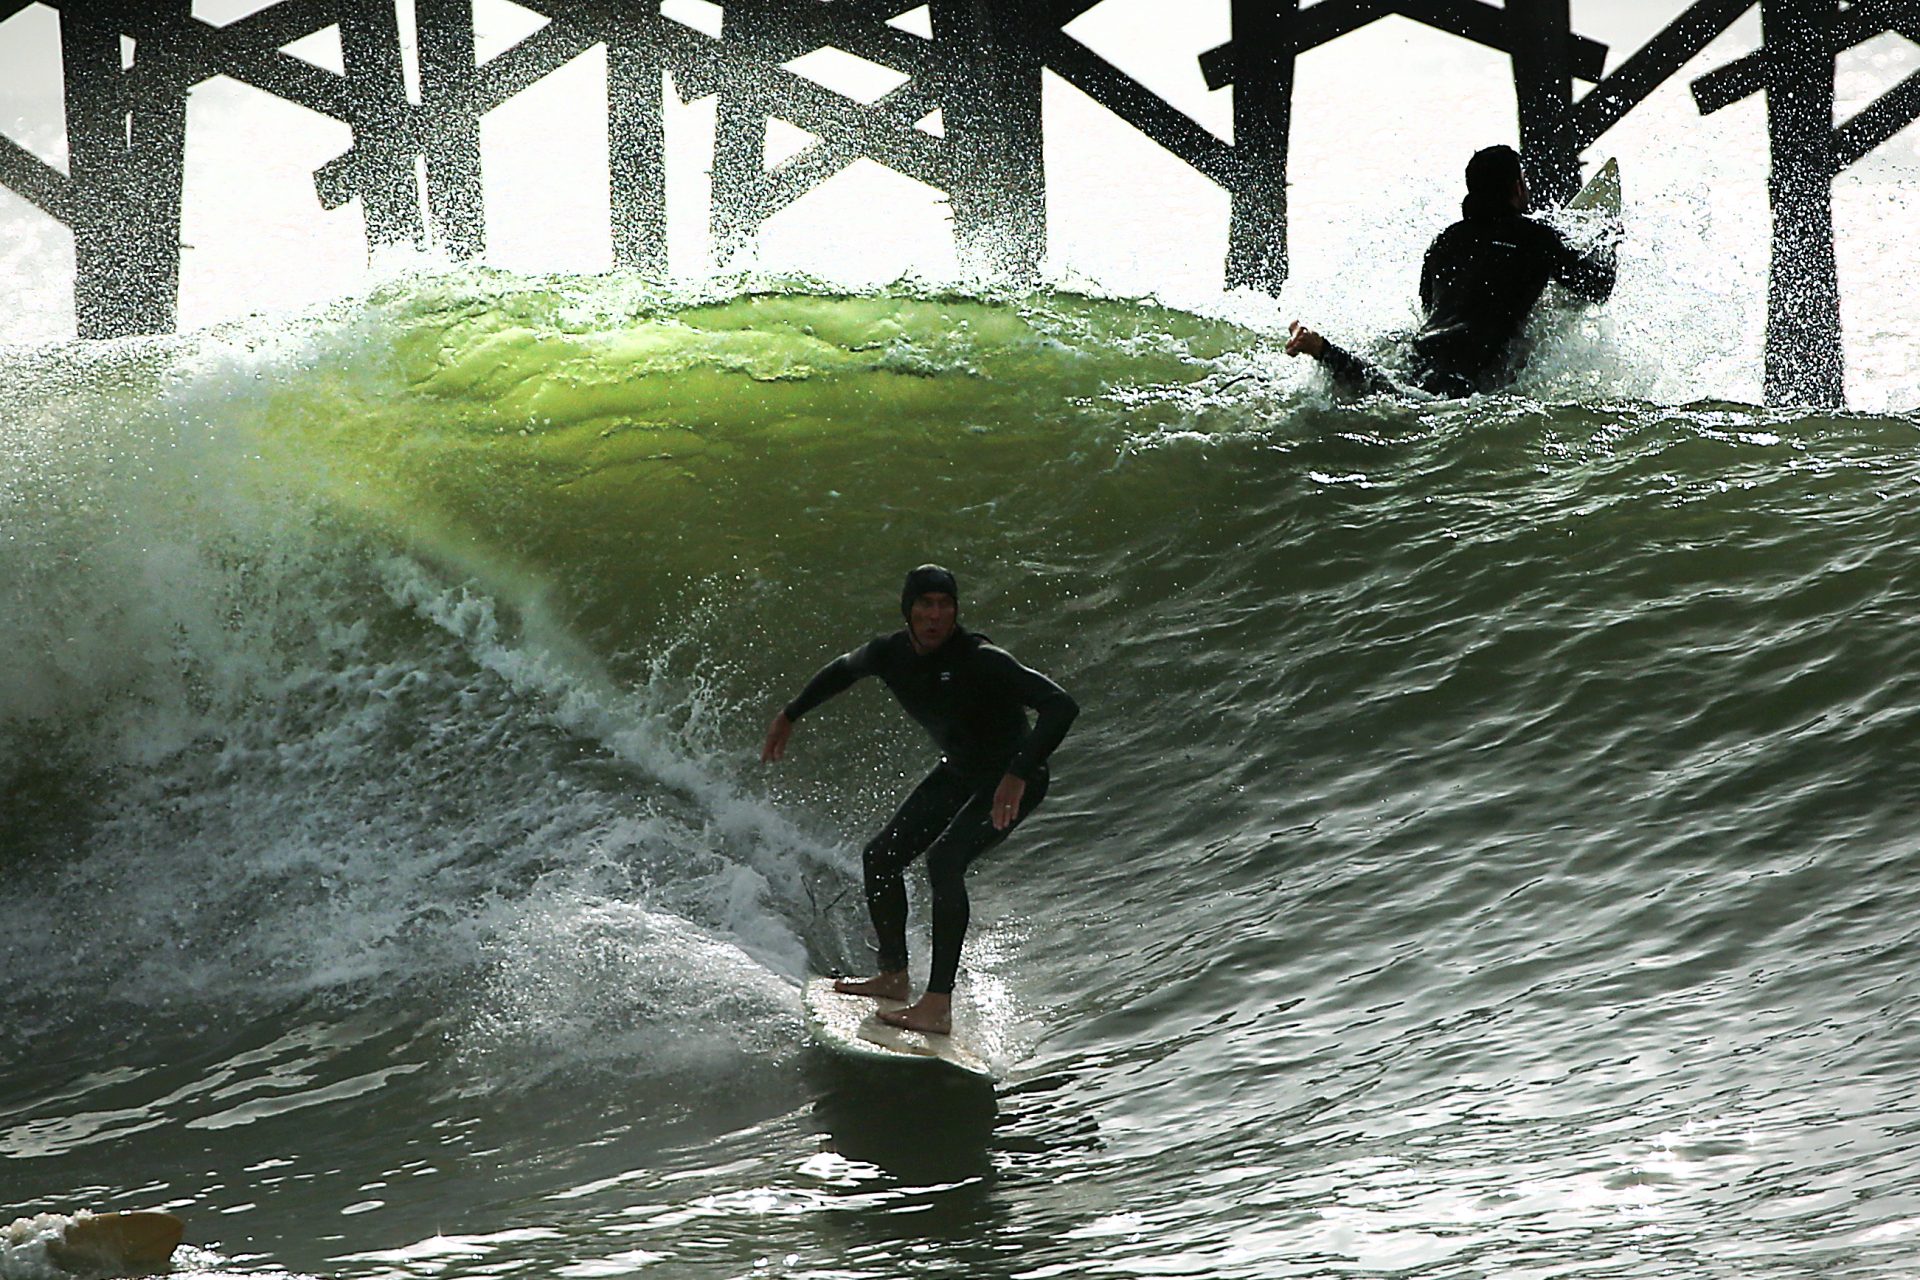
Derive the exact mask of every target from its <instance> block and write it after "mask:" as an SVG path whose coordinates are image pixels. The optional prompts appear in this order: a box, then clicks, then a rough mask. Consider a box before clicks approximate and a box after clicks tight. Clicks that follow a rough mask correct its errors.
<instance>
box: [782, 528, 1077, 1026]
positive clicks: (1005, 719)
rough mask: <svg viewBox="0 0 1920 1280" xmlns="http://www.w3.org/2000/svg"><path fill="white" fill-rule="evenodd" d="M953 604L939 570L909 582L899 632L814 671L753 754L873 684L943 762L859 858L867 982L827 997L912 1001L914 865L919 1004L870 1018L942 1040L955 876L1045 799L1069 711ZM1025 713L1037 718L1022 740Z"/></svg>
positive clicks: (952, 971)
mask: <svg viewBox="0 0 1920 1280" xmlns="http://www.w3.org/2000/svg"><path fill="white" fill-rule="evenodd" d="M959 597H960V588H959V586H958V584H957V583H956V582H955V580H954V576H953V574H951V573H949V572H948V571H947V570H945V569H943V568H941V567H940V566H938V565H932V564H923V565H921V566H920V567H919V568H918V569H915V570H914V571H913V572H911V573H909V574H908V575H907V580H906V584H905V586H903V587H902V588H901V591H900V612H901V613H902V614H903V615H904V616H905V617H906V622H907V625H906V626H905V627H903V628H902V629H901V630H899V631H896V632H894V633H893V634H892V635H886V636H877V637H875V638H874V639H873V640H870V641H868V642H867V643H866V644H864V645H861V646H860V647H859V648H858V649H855V650H854V651H853V652H851V653H848V654H843V655H842V656H840V657H838V658H835V659H834V660H833V661H832V662H829V663H828V664H827V665H826V666H824V667H822V668H821V669H820V671H819V673H818V674H816V675H815V676H814V677H813V679H812V680H809V681H808V682H807V687H806V688H805V689H803V690H801V691H800V696H799V697H797V698H795V699H794V700H793V701H792V702H789V703H788V704H787V705H786V707H785V709H783V710H782V711H781V712H780V714H779V715H777V716H775V717H774V718H773V724H772V725H771V726H769V727H768V729H767V740H766V744H765V745H764V746H763V747H762V748H761V750H760V759H761V760H762V761H764V762H766V763H768V764H771V763H773V762H775V761H777V760H779V759H780V758H781V757H782V756H784V755H786V752H787V740H788V739H789V738H790V737H791V736H792V735H793V726H794V723H795V722H796V721H797V720H799V719H800V718H801V717H802V716H804V715H806V714H807V713H808V712H809V711H811V710H813V709H814V708H815V707H817V706H819V705H820V704H821V703H823V702H825V701H826V700H827V699H828V698H831V697H833V696H834V695H835V694H838V693H843V692H845V691H846V690H847V689H849V688H851V687H852V686H853V685H854V683H855V682H857V681H859V680H861V679H863V678H864V677H866V676H879V677H880V679H881V680H883V681H885V682H886V685H887V687H888V688H889V689H891V690H893V695H894V697H896V698H898V699H899V700H900V705H901V707H902V708H904V709H905V711H906V712H907V714H908V715H910V716H912V717H913V718H914V719H915V720H918V721H919V722H920V724H921V725H922V726H923V727H924V728H925V729H926V730H927V732H928V733H929V734H931V735H933V740H934V742H935V744H937V745H938V746H939V747H940V749H941V751H943V752H944V753H945V755H944V756H943V757H942V758H941V760H940V763H939V764H938V765H936V766H935V767H934V770H933V772H932V773H930V774H928V775H927V776H926V779H925V780H924V781H922V782H921V783H920V785H919V786H917V787H915V788H914V790H913V793H912V794H911V795H909V796H908V797H907V798H906V800H905V802H904V803H902V804H901V806H900V809H899V812H897V813H895V814H894V815H893V819H892V820H891V821H890V822H888V823H887V825H886V826H885V827H883V828H881V831H880V834H879V835H877V836H875V837H874V838H873V839H872V840H871V841H870V842H868V844H867V847H866V849H865V850H864V851H863V852H862V854H861V868H862V871H863V873H864V875H865V879H866V894H867V910H868V912H869V913H870V914H871V915H872V917H873V931H874V933H875V934H876V935H877V936H878V938H879V942H880V973H879V975H878V976H877V977H872V978H863V979H852V978H843V979H841V980H840V981H838V982H836V983H835V984H834V987H835V989H836V990H839V991H843V992H846V993H847V994H849V995H858V996H874V997H877V998H881V999H888V1000H905V999H906V998H907V997H908V996H909V995H910V994H911V990H910V987H909V985H908V981H907V886H906V879H905V871H906V868H907V867H908V865H909V864H911V863H912V862H913V860H914V859H915V858H918V857H919V856H920V855H921V854H923V853H924V854H926V855H927V878H928V880H929V881H930V882H931V884H932V886H933V961H932V971H931V973H930V975H929V976H928V978H927V990H926V994H924V995H923V996H921V998H920V1000H919V1001H918V1002H917V1003H915V1004H911V1005H908V1006H907V1007H906V1008H904V1009H897V1010H892V1011H888V1012H884V1013H881V1014H880V1015H879V1016H880V1017H881V1018H882V1019H884V1020H885V1021H887V1022H890V1023H892V1024H893V1025H894V1026H897V1027H905V1028H907V1029H908V1030H911V1031H922V1032H931V1033H934V1034H938V1035H946V1034H948V1033H950V1032H951V1031H952V1030H953V983H954V979H955V977H956V976H957V975H958V974H959V971H960V944H961V942H962V940H963V939H964V938H965V937H966V933H967V918H968V908H967V886H966V871H967V867H968V865H969V864H970V863H972V862H973V860H974V859H975V858H977V857H979V856H980V855H981V854H982V853H985V852H986V851H987V850H988V849H991V848H993V847H994V846H995V845H997V844H999V843H1000V842H1001V841H1002V840H1004V839H1006V838H1007V835H1008V833H1010V832H1011V831H1012V830H1013V828H1014V827H1016V826H1018V825H1019V824H1020V823H1021V822H1022V821H1023V820H1024V819H1025V818H1026V816H1027V815H1028V814H1030V813H1032V812H1033V811H1034V809H1035V808H1037V807H1038V806H1039V804H1040V801H1041V800H1043V799H1044V798H1045V797H1046V794H1047V780H1048V775H1047V757H1048V756H1049V755H1051V754H1052V753H1053V749H1054V748H1055V747H1057V746H1059V745H1060V740H1061V739H1062V738H1064V737H1065V736H1066V733H1067V728H1068V726H1070V725H1071V724H1072V723H1073V718H1074V716H1076V715H1077V714H1079V710H1080V708H1079V707H1078V705H1076V704H1075V702H1074V700H1073V699H1072V698H1071V697H1069V696H1068V694H1067V691H1066V690H1064V689H1062V688H1061V687H1060V686H1059V685H1057V684H1055V683H1054V682H1053V681H1051V680H1049V679H1047V677H1045V676H1043V675H1041V674H1040V673H1039V672H1038V671H1034V670H1032V669H1030V668H1028V667H1025V666H1022V665H1021V664H1020V663H1019V661H1017V660H1016V659H1015V658H1014V657H1013V655H1012V654H1010V653H1008V652H1007V651H1006V650H1004V649H1001V648H997V647H995V646H994V645H993V644H992V643H990V642H989V641H988V639H987V637H985V636H983V635H980V634H978V633H977V632H972V631H968V630H967V629H966V628H965V627H962V626H961V625H960V605H959ZM1029 707H1030V708H1032V709H1033V710H1034V711H1035V712H1036V713H1037V717H1036V720H1035V722H1034V723H1033V724H1032V725H1031V726H1029V724H1028V722H1027V713H1026V708H1029Z"/></svg>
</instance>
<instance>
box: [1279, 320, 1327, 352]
mask: <svg viewBox="0 0 1920 1280" xmlns="http://www.w3.org/2000/svg"><path fill="white" fill-rule="evenodd" d="M1326 350H1327V340H1326V339H1325V338H1323V337H1321V336H1320V335H1319V334H1317V333H1315V332H1314V331H1313V330H1311V329H1309V328H1307V326H1305V325H1303V324H1301V323H1300V322H1299V321H1298V320H1295V321H1294V322H1293V323H1292V324H1289V325H1288V326H1287V354H1288V355H1290V356H1297V355H1300V354H1301V353H1303V352H1304V353H1305V354H1307V355H1310V356H1312V357H1313V358H1314V359H1315V360H1318V359H1319V358H1320V357H1321V356H1322V355H1324V354H1326Z"/></svg>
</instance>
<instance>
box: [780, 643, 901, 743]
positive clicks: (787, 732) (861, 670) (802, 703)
mask: <svg viewBox="0 0 1920 1280" xmlns="http://www.w3.org/2000/svg"><path fill="white" fill-rule="evenodd" d="M881 643H883V641H881V640H878V639H876V640H871V641H869V642H867V643H866V644H863V645H861V646H860V647H859V648H858V649H855V650H854V651H853V652H851V653H843V654H841V655H840V656H839V657H837V658H835V659H834V660H833V661H832V662H829V663H828V664H827V665H826V666H824V667H822V668H820V670H818V671H816V672H814V675H813V679H811V680H809V681H807V687H806V688H804V689H802V690H801V691H800V696H799V697H797V698H795V699H794V700H793V701H792V702H789V703H788V704H787V705H786V706H784V707H782V708H781V709H780V714H779V715H777V716H775V717H774V718H773V723H772V724H770V725H768V726H767V740H766V742H765V743H763V744H762V745H761V747H760V762H761V763H762V764H773V763H775V762H776V761H778V760H779V759H780V758H781V757H782V756H784V755H786V754H787V739H788V738H790V737H792V736H793V726H794V722H795V721H797V720H799V719H800V717H801V716H803V715H805V714H807V712H809V711H811V710H813V709H814V708H815V707H817V706H819V705H820V704H821V703H823V702H825V701H826V700H827V699H828V698H831V697H834V696H836V695H837V694H842V693H845V692H846V691H847V690H848V689H851V688H852V687H853V686H854V685H855V684H857V683H859V682H860V681H861V680H862V679H864V678H865V677H867V676H870V675H872V674H873V657H872V655H873V650H874V647H875V646H876V645H879V644H881Z"/></svg>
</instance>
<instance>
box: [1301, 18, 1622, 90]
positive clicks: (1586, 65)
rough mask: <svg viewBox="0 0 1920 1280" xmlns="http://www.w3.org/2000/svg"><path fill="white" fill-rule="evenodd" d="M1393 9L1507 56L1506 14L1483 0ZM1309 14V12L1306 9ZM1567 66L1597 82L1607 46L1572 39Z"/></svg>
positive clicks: (1602, 72) (1604, 66)
mask: <svg viewBox="0 0 1920 1280" xmlns="http://www.w3.org/2000/svg"><path fill="white" fill-rule="evenodd" d="M1393 9H1394V11H1395V12H1397V13H1399V14H1400V15H1402V16H1403V17H1407V18H1412V19H1413V20H1414V21H1415V22H1422V23H1425V24H1426V25H1427V26H1430V27H1438V28H1439V29H1440V30H1442V31H1449V32H1452V33H1453V34H1454V35H1456V36H1459V37H1461V38H1462V39H1465V40H1471V41H1473V42H1474V43H1475V44H1482V45H1485V46H1486V47H1487V48H1489V49H1498V50H1500V51H1501V52H1503V53H1511V52H1512V49H1511V47H1510V44H1509V33H1510V31H1511V28H1510V27H1509V26H1508V25H1507V11H1506V10H1505V9H1503V8H1501V7H1499V6H1498V5H1491V4H1486V3H1484V0H1394V4H1393ZM1308 12H1312V10H1308ZM1567 65H1568V68H1569V69H1570V70H1571V71H1572V72H1573V75H1574V77H1575V78H1576V79H1580V80H1585V81H1588V82H1589V83H1591V82H1594V81H1598V80H1599V79H1600V77H1601V76H1603V75H1605V74H1606V70H1607V46H1606V45H1604V44H1601V43H1600V42H1599V41H1598V40H1593V39H1590V38H1588V37H1587V36H1574V37H1572V39H1571V41H1570V42H1569V44H1568V48H1567Z"/></svg>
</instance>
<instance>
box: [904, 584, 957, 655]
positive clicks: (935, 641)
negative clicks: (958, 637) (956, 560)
mask: <svg viewBox="0 0 1920 1280" xmlns="http://www.w3.org/2000/svg"><path fill="white" fill-rule="evenodd" d="M959 620H960V604H959V602H958V601H956V600H955V599H954V598H953V597H952V596H950V595H948V594H947V593H946V592H944V591H929V592H928V593H927V594H925V595H921V596H915V597H914V598H913V604H912V606H911V607H910V608H909V609H908V610H907V635H908V637H909V638H910V639H911V640H912V641H913V647H914V649H915V651H917V652H919V653H932V652H933V651H934V650H935V649H938V648H939V647H940V646H941V645H943V644H945V643H946V642H947V637H948V636H950V635H952V634H953V628H954V627H955V625H957V624H958V622H959Z"/></svg>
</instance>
